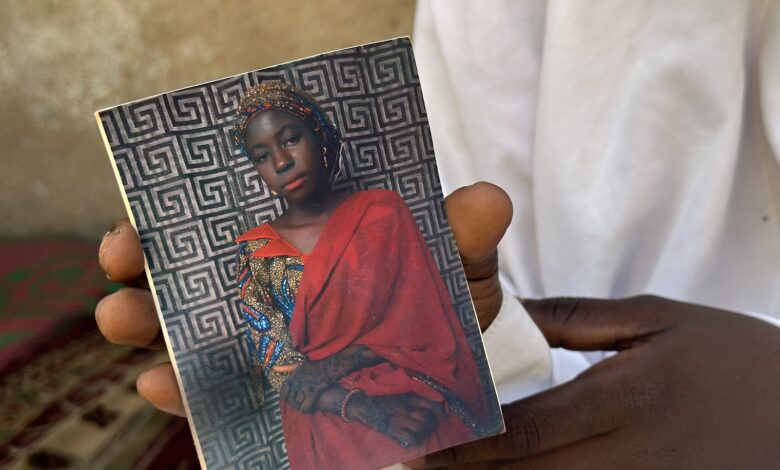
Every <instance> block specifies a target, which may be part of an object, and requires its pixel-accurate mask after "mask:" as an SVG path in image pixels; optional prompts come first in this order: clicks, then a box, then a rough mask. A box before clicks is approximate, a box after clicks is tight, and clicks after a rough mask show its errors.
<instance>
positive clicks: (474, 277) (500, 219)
mask: <svg viewBox="0 0 780 470" xmlns="http://www.w3.org/2000/svg"><path fill="white" fill-rule="evenodd" d="M444 203H445V206H446V209H447V217H448V218H449V221H450V225H451V226H452V232H453V235H454V236H455V241H456V242H457V244H458V251H459V252H460V256H461V259H462V260H463V270H464V271H465V273H466V279H467V280H468V283H469V290H470V291H471V298H472V300H473V301H474V307H475V309H476V312H477V318H478V319H479V325H480V328H482V329H483V330H484V329H485V328H487V327H488V326H489V325H490V323H491V322H492V321H493V319H494V318H495V317H496V315H497V314H498V311H499V309H500V308H501V301H502V294H501V285H500V284H499V282H498V252H497V250H496V246H497V245H498V242H499V241H501V237H503V236H504V232H505V231H506V229H507V227H509V222H510V221H511V220H512V201H511V200H510V199H509V196H507V194H506V193H505V192H504V190H503V189H501V188H499V187H498V186H495V185H493V184H490V183H476V184H473V185H471V186H466V187H464V188H460V189H458V190H456V191H455V192H453V193H452V194H450V195H449V196H448V197H447V199H445V201H444Z"/></svg>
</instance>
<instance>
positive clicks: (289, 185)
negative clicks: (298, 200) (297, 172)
mask: <svg viewBox="0 0 780 470" xmlns="http://www.w3.org/2000/svg"><path fill="white" fill-rule="evenodd" d="M305 179H306V175H302V176H299V177H298V178H296V179H294V180H292V181H290V182H289V183H287V184H285V185H284V190H285V191H292V190H294V189H298V188H300V187H301V185H302V184H303V180H305Z"/></svg>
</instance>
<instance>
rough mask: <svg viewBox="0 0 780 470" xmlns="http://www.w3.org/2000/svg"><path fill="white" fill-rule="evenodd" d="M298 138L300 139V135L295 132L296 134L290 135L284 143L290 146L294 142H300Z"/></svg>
mask: <svg viewBox="0 0 780 470" xmlns="http://www.w3.org/2000/svg"><path fill="white" fill-rule="evenodd" d="M300 140H301V136H300V135H298V134H296V135H294V136H292V137H290V138H289V139H287V142H286V143H285V144H286V145H287V146H288V147H292V146H293V145H295V144H297V143H298V142H300Z"/></svg>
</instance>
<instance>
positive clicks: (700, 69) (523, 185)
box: [413, 0, 780, 402]
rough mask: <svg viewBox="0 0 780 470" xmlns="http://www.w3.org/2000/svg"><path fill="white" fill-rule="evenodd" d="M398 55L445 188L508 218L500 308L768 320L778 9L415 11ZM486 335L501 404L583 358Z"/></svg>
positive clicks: (445, 5)
mask: <svg viewBox="0 0 780 470" xmlns="http://www.w3.org/2000/svg"><path fill="white" fill-rule="evenodd" d="M413 39H414V45H415V55H416V57H417V63H418V70H419V73H420V79H421V82H422V86H423V92H424V96H425V102H426V105H427V110H428V115H429V118H430V122H431V130H432V133H433V140H434V147H435V150H436V156H437V159H438V162H439V169H440V171H441V175H442V179H443V183H444V186H445V188H446V189H447V190H452V189H454V188H456V187H459V186H462V185H466V184H471V183H473V182H475V181H478V180H486V181H491V182H493V183H496V184H498V185H499V186H501V187H503V188H504V189H505V190H506V191H507V192H508V193H509V195H510V197H511V198H512V201H513V203H514V207H515V209H514V219H513V223H512V226H511V227H510V229H509V231H508V232H507V235H506V236H505V238H504V241H503V242H502V244H501V245H500V247H499V250H500V259H501V265H500V268H501V272H502V281H503V285H504V287H505V289H506V290H508V291H509V292H511V293H514V294H517V295H521V296H523V297H548V296H560V295H565V296H589V297H605V298H615V297H624V296H629V295H635V294H641V293H652V294H657V295H661V296H664V297H669V298H674V299H679V300H683V301H687V302H695V303H700V304H705V305H710V306H717V307H720V308H724V309H729V310H734V311H740V312H758V313H761V314H764V315H768V316H770V317H774V318H776V319H780V225H778V217H779V216H780V165H779V162H780V2H776V1H772V0H763V1H758V0H757V1H748V0H740V1H734V0H691V1H685V2H656V1H653V0H612V1H600V2H583V1H578V0H549V1H542V0H537V1H534V0H525V1H520V0H493V1H491V2H488V3H485V2H473V1H468V0H442V1H431V0H420V2H419V5H418V11H417V19H416V24H415V31H414V38H413ZM523 313H524V312H523V311H522V310H517V309H515V313H514V315H518V316H519V317H520V318H519V319H514V320H511V321H513V322H520V323H522V324H523V325H525V326H523V328H526V329H527V328H529V326H528V324H527V323H528V322H530V320H528V318H527V315H523ZM503 314H504V312H502V315H503ZM496 326H498V325H496ZM493 329H494V328H493V327H491V328H490V329H489V330H488V333H487V334H486V344H487V348H488V357H489V358H490V359H491V363H492V364H493V365H494V367H496V366H497V364H499V363H500V362H503V361H506V360H507V358H512V359H511V362H514V363H521V364H520V365H519V367H518V369H519V370H520V371H528V370H534V373H533V374H530V375H529V377H531V378H530V379H529V382H527V383H525V384H523V385H522V386H515V387H509V388H506V387H504V390H503V392H502V386H501V384H499V391H500V396H501V398H502V401H504V402H507V401H511V400H514V399H517V398H519V397H521V396H523V395H525V394H527V393H529V391H533V390H538V389H539V388H540V387H543V386H548V385H550V384H555V383H559V382H560V381H563V380H567V379H569V378H571V377H572V376H573V375H575V374H576V373H577V372H579V371H580V370H582V369H583V368H584V367H586V366H587V365H588V364H589V363H590V359H592V358H589V357H587V356H585V355H582V354H578V353H572V352H569V351H561V350H557V351H553V352H552V363H550V360H549V355H550V352H549V351H548V350H546V349H545V346H546V345H545V344H544V342H543V341H542V342H541V344H539V341H537V339H538V335H537V336H533V335H532V336H531V338H532V340H531V341H530V342H529V343H528V344H525V343H523V342H522V341H518V336H517V335H516V334H515V333H514V332H515V331H517V330H516V329H509V330H508V331H501V332H497V331H492V330H493ZM523 340H524V338H523ZM513 348H514V349H513ZM491 351H493V352H492V353H491ZM497 351H503V352H502V353H498V352H497ZM507 351H510V352H507ZM518 353H522V354H523V355H524V357H525V358H526V361H518V360H517V359H516V358H517V357H518V356H517V354H518ZM542 370H545V371H546V373H541V371H542ZM502 374H506V371H504V372H502ZM521 375H522V374H521ZM542 376H544V377H543V378H541V379H540V377H542Z"/></svg>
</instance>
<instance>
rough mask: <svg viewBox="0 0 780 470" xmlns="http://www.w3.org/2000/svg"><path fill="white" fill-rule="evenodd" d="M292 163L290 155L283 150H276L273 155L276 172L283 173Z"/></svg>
mask: <svg viewBox="0 0 780 470" xmlns="http://www.w3.org/2000/svg"><path fill="white" fill-rule="evenodd" d="M293 164H294V161H293V158H292V156H291V155H290V154H289V153H287V152H285V151H280V152H277V153H276V155H274V170H276V172H277V173H284V172H285V171H287V170H289V169H290V168H291V167H292V166H293Z"/></svg>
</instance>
